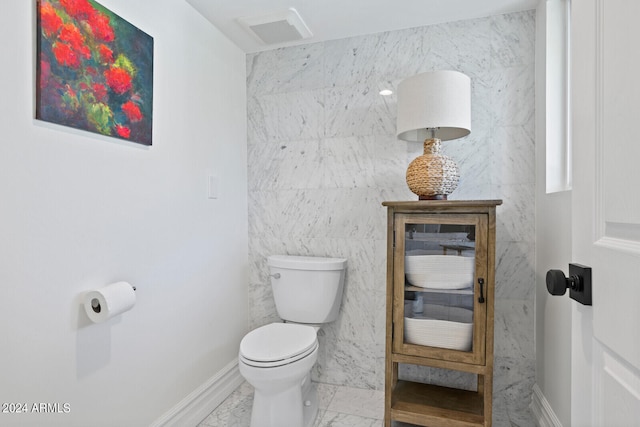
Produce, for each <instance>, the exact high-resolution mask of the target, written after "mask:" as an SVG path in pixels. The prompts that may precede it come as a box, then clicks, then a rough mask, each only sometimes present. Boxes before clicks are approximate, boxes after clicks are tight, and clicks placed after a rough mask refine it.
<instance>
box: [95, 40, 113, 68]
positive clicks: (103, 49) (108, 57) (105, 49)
mask: <svg viewBox="0 0 640 427" xmlns="http://www.w3.org/2000/svg"><path fill="white" fill-rule="evenodd" d="M98 52H100V59H101V60H102V63H103V64H111V63H112V62H113V51H112V50H111V49H109V46H107V45H105V44H101V45H100V46H98Z"/></svg>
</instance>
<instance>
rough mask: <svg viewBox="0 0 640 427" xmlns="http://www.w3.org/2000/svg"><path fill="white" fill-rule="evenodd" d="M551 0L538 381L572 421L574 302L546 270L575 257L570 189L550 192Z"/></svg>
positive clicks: (541, 37) (540, 12)
mask: <svg viewBox="0 0 640 427" xmlns="http://www.w3.org/2000/svg"><path fill="white" fill-rule="evenodd" d="M546 10H547V9H546V1H545V0H541V1H540V2H539V5H538V9H537V20H536V22H537V28H536V34H537V45H536V384H537V385H538V387H539V388H540V390H541V391H542V393H543V395H544V397H545V398H546V400H547V401H548V403H549V404H550V406H551V408H552V410H553V412H554V413H555V415H556V416H557V420H558V421H559V422H561V423H562V425H564V426H570V425H571V304H570V301H571V300H570V299H569V297H568V296H567V295H564V296H551V295H550V294H549V293H548V292H547V288H546V281H545V278H546V272H547V271H548V270H549V269H560V270H563V271H564V272H565V273H567V270H568V264H569V262H571V192H570V191H563V192H556V193H549V194H547V193H546V191H545V188H546V187H547V185H546V182H545V177H546V172H547V169H546V168H547V164H546V145H547V141H546V139H545V134H546V133H547V129H546V120H545V112H546V108H545V80H546V72H545V65H546V64H545V60H546V58H545V43H546V38H545V33H546V26H545V21H546Z"/></svg>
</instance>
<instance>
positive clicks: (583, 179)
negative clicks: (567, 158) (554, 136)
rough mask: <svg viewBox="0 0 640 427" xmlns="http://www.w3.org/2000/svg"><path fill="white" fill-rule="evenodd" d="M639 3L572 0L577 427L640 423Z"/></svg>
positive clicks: (574, 400)
mask: <svg viewBox="0 0 640 427" xmlns="http://www.w3.org/2000/svg"><path fill="white" fill-rule="evenodd" d="M639 17H640V1H638V0H572V2H571V103H572V127H571V129H572V134H573V136H572V142H573V195H572V197H573V203H572V220H573V226H572V258H573V261H574V262H576V263H579V264H585V265H588V266H590V267H592V268H593V306H592V307H585V306H581V305H580V304H578V303H573V304H572V307H573V308H572V311H573V312H572V360H571V361H572V379H571V419H572V425H573V426H574V427H583V426H585V427H586V426H594V427H631V426H640V25H639V24H638V19H639Z"/></svg>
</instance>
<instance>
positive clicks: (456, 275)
mask: <svg viewBox="0 0 640 427" xmlns="http://www.w3.org/2000/svg"><path fill="white" fill-rule="evenodd" d="M501 203H502V201H500V200H474V201H458V200H455V201H454V200H449V201H447V200H429V201H414V202H384V203H383V205H384V206H386V207H387V213H388V222H387V324H386V328H387V337H386V355H385V356H386V362H385V363H386V368H385V370H386V377H385V426H386V427H390V426H391V425H392V421H401V422H405V423H411V424H416V425H419V426H431V427H437V426H491V415H492V412H491V400H492V389H493V387H492V386H493V323H494V283H495V278H494V270H495V223H496V219H495V218H496V217H495V212H496V206H498V205H500V204H501ZM402 365H418V366H421V367H432V368H439V369H444V370H450V371H458V372H466V373H467V375H468V376H471V377H472V378H473V379H474V380H475V381H474V385H473V387H472V388H473V390H469V389H463V388H455V387H449V386H447V387H444V386H442V385H434V384H429V383H428V381H422V380H416V379H413V378H408V379H407V378H403V377H402V369H399V368H401V367H402ZM418 369H421V368H418ZM399 371H400V373H399Z"/></svg>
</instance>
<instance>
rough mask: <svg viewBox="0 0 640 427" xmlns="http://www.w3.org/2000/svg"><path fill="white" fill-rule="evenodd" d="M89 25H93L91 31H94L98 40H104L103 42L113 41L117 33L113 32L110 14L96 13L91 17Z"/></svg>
mask: <svg viewBox="0 0 640 427" xmlns="http://www.w3.org/2000/svg"><path fill="white" fill-rule="evenodd" d="M89 26H90V27H91V31H93V35H94V36H95V37H96V38H97V39H98V40H102V41H103V42H112V41H113V40H114V38H115V34H114V33H113V28H111V23H110V22H109V17H108V16H106V15H102V14H100V13H96V14H94V15H93V16H92V17H91V18H89Z"/></svg>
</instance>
